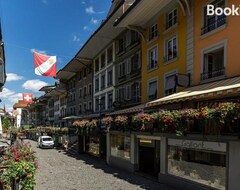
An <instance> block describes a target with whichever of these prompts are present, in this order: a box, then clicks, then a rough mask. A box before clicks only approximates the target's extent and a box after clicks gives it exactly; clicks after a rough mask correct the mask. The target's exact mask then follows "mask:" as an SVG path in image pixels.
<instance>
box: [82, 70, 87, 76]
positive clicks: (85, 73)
mask: <svg viewBox="0 0 240 190" xmlns="http://www.w3.org/2000/svg"><path fill="white" fill-rule="evenodd" d="M86 76H87V68H84V70H83V77H86Z"/></svg>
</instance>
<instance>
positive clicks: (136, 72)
mask: <svg viewBox="0 0 240 190" xmlns="http://www.w3.org/2000/svg"><path fill="white" fill-rule="evenodd" d="M140 74H141V68H138V69H134V70H132V71H131V72H130V75H131V78H133V77H135V76H138V75H140Z"/></svg>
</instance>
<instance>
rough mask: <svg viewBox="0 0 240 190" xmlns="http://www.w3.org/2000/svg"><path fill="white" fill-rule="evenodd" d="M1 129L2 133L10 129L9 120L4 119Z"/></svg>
mask: <svg viewBox="0 0 240 190" xmlns="http://www.w3.org/2000/svg"><path fill="white" fill-rule="evenodd" d="M2 127H3V132H4V133H6V132H8V130H9V129H10V127H11V121H10V119H9V118H7V117H4V118H3V120H2Z"/></svg>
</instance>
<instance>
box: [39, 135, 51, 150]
mask: <svg viewBox="0 0 240 190" xmlns="http://www.w3.org/2000/svg"><path fill="white" fill-rule="evenodd" d="M38 147H40V148H53V147H54V142H53V139H52V137H50V136H40V137H39V138H38Z"/></svg>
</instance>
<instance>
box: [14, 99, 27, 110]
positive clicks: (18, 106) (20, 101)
mask: <svg viewBox="0 0 240 190" xmlns="http://www.w3.org/2000/svg"><path fill="white" fill-rule="evenodd" d="M28 104H29V103H28V102H24V101H23V100H18V103H15V104H14V105H13V108H14V109H16V108H26V107H27V106H28Z"/></svg>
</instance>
